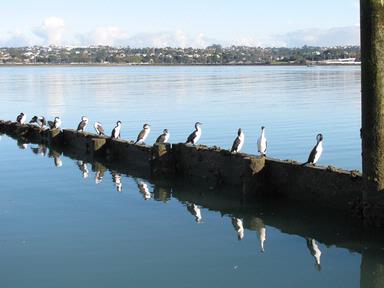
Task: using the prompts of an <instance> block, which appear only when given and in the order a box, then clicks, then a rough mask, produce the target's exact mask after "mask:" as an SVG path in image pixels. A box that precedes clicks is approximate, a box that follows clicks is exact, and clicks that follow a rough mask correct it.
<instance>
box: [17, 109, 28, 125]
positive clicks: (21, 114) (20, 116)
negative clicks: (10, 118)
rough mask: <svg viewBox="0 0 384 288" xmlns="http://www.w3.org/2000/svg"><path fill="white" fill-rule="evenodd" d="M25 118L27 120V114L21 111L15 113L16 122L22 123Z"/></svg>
mask: <svg viewBox="0 0 384 288" xmlns="http://www.w3.org/2000/svg"><path fill="white" fill-rule="evenodd" d="M25 120H27V115H25V114H24V113H23V112H21V113H20V114H19V115H17V118H16V122H17V123H19V124H24V123H25Z"/></svg>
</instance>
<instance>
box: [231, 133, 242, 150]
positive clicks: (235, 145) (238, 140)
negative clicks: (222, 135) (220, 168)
mask: <svg viewBox="0 0 384 288" xmlns="http://www.w3.org/2000/svg"><path fill="white" fill-rule="evenodd" d="M239 145H240V138H239V137H236V139H235V141H233V145H232V149H231V152H233V151H235V150H237V147H239Z"/></svg>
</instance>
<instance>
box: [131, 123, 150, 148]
mask: <svg viewBox="0 0 384 288" xmlns="http://www.w3.org/2000/svg"><path fill="white" fill-rule="evenodd" d="M150 127H151V126H150V125H149V124H144V126H143V130H141V131H140V133H139V135H137V140H136V142H135V144H144V141H145V139H147V137H148V135H149V132H150V131H151V128H150Z"/></svg>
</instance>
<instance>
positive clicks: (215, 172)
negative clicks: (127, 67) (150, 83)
mask: <svg viewBox="0 0 384 288" xmlns="http://www.w3.org/2000/svg"><path fill="white" fill-rule="evenodd" d="M0 133H5V134H7V135H9V136H11V137H13V138H15V139H17V140H18V141H21V142H26V143H27V142H32V143H44V144H46V145H48V146H52V147H55V146H56V147H60V146H62V147H65V148H66V149H67V150H71V151H72V152H73V153H75V154H79V155H83V156H84V155H86V157H89V159H100V158H102V159H105V160H106V161H108V162H109V163H114V165H118V166H121V167H127V168H129V169H130V170H137V171H140V172H141V174H143V175H150V176H151V177H158V176H170V177H172V176H182V177H186V178H196V179H199V181H200V182H204V183H206V184H207V185H209V186H210V187H211V186H212V187H217V186H220V185H226V186H227V185H230V186H232V187H234V188H235V189H236V190H238V193H239V194H241V195H242V196H244V197H252V196H255V195H262V196H267V197H268V196H274V197H275V196H284V197H288V198H290V199H294V200H299V201H303V203H305V201H307V202H308V201H310V202H315V203H316V204H317V205H319V206H324V207H332V208H336V209H341V210H345V211H347V210H348V211H350V210H351V209H355V207H357V206H358V205H359V204H360V203H361V201H362V191H363V181H362V177H361V174H359V173H358V172H350V171H345V170H340V169H336V168H333V167H313V166H301V165H300V164H299V163H297V162H295V161H282V160H278V159H271V158H265V157H261V156H254V155H248V154H243V153H238V154H231V153H230V152H229V151H227V150H223V149H220V148H217V147H206V146H203V145H197V146H189V145H185V144H182V143H179V144H168V143H167V144H155V145H153V146H146V145H135V144H133V143H132V142H130V141H125V140H120V139H118V140H116V139H111V138H109V137H105V136H98V135H95V134H92V133H87V132H77V131H75V130H71V129H64V130H60V129H53V130H48V129H40V128H39V127H37V126H34V125H30V124H24V125H20V124H18V123H15V122H11V121H0ZM356 211H358V209H355V212H356Z"/></svg>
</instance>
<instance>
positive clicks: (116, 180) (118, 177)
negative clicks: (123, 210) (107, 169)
mask: <svg viewBox="0 0 384 288" xmlns="http://www.w3.org/2000/svg"><path fill="white" fill-rule="evenodd" d="M111 175H112V181H113V183H115V186H116V191H117V192H121V191H123V183H122V182H121V174H120V173H117V172H116V171H111Z"/></svg>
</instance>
